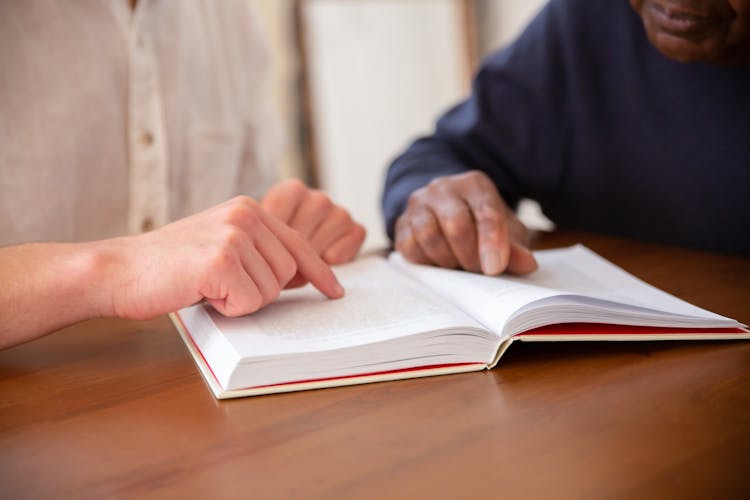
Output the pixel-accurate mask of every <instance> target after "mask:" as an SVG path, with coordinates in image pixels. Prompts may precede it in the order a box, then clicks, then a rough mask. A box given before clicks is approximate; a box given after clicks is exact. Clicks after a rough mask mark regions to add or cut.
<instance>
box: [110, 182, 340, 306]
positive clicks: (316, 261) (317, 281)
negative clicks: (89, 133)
mask: <svg viewBox="0 0 750 500" xmlns="http://www.w3.org/2000/svg"><path fill="white" fill-rule="evenodd" d="M103 243H105V244H108V245H109V248H112V247H113V244H114V246H115V248H114V249H113V250H114V251H113V256H114V258H115V259H116V262H118V264H119V265H118V266H117V268H115V269H114V270H112V271H111V272H113V273H114V275H113V276H112V279H111V280H108V281H109V282H113V283H114V284H115V286H113V287H112V294H113V295H112V305H113V308H114V310H113V311H112V312H113V315H115V316H119V317H126V318H135V319H138V318H150V317H153V316H156V315H159V314H163V313H166V312H170V311H174V310H177V309H179V308H181V307H185V306H188V305H190V304H193V303H196V302H198V301H200V300H203V299H205V300H206V301H207V302H208V303H209V304H211V305H212V306H213V307H214V308H216V309H217V310H218V311H219V312H221V313H222V314H224V315H226V316H239V315H242V314H248V313H252V312H254V311H256V310H258V309H260V308H261V307H263V306H265V305H267V304H269V303H270V302H272V301H274V300H275V299H276V298H277V297H278V296H279V293H280V291H281V290H282V289H283V288H284V287H285V286H286V285H287V284H288V282H289V281H290V280H291V279H292V278H293V277H294V276H295V275H297V274H299V275H301V276H303V277H304V278H305V279H306V280H308V281H309V282H311V283H312V284H313V285H314V286H315V287H316V288H318V289H319V290H320V291H321V292H323V293H324V294H325V295H326V296H327V297H329V298H337V297H340V296H342V295H343V289H342V288H341V285H340V284H339V283H338V281H337V280H336V277H335V276H334V274H333V272H332V271H331V269H330V268H329V267H328V265H327V264H326V263H325V262H323V260H322V259H321V258H320V257H319V255H318V253H317V252H316V251H315V249H314V248H313V247H312V246H311V245H310V244H309V243H308V242H307V241H306V239H305V237H304V236H303V235H302V234H301V233H299V232H298V231H295V230H293V229H291V228H289V227H287V226H285V225H284V224H282V223H281V222H280V221H279V220H277V219H276V218H274V217H272V216H270V215H269V214H268V213H266V212H265V211H264V210H263V208H262V207H261V206H260V204H259V203H257V202H256V201H254V200H252V199H250V198H247V197H243V196H240V197H237V198H234V199H232V200H229V201H227V202H225V203H222V204H220V205H217V206H215V207H213V208H210V209H208V210H206V211H204V212H201V213H198V214H196V215H193V216H190V217H186V218H184V219H181V220H178V221H176V222H173V223H171V224H167V225H166V226H163V227H161V228H159V229H157V230H154V231H152V232H150V233H144V234H142V235H138V236H133V237H128V238H119V239H115V240H108V241H107V242H103ZM118 245H119V247H120V248H119V249H118V248H116V247H117V246H118ZM117 259H119V261H118V260H117ZM110 269H111V267H110Z"/></svg>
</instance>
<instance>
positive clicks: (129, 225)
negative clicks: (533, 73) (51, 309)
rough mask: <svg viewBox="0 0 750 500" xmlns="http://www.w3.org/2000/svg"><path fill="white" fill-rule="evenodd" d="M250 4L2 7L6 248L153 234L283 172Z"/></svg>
mask: <svg viewBox="0 0 750 500" xmlns="http://www.w3.org/2000/svg"><path fill="white" fill-rule="evenodd" d="M267 71H268V60H267V52H266V47H265V45H264V42H263V40H262V37H261V36H260V34H259V26H258V23H257V20H256V18H255V17H254V15H253V12H252V11H251V9H250V7H249V6H248V5H247V3H246V2H243V1H242V0H221V1H218V0H180V1H176V0H141V1H139V2H138V5H137V7H136V9H135V10H134V11H133V10H131V8H130V5H129V1H128V0H75V1H53V0H18V1H15V0H14V1H7V2H6V1H3V2H0V245H7V244H13V243H19V242H24V241H32V240H55V241H74V240H90V239H98V238H105V237H111V236H116V235H121V234H127V233H133V232H138V231H142V230H147V229H150V228H152V227H154V226H158V225H160V224H164V223H165V222H167V221H169V220H173V219H176V218H179V217H183V216H185V215H189V214H191V213H195V212H197V211H200V210H202V209H204V208H207V207H209V206H211V205H214V204H216V203H219V202H221V201H224V200H226V199H228V198H230V197H232V196H234V195H235V194H239V193H242V194H248V195H251V196H255V197H259V196H260V195H261V194H262V193H263V192H264V191H265V189H267V187H268V186H269V185H270V184H271V183H272V182H273V181H274V180H275V179H276V168H275V163H276V159H277V152H278V149H279V148H278V146H279V141H278V137H279V135H278V128H277V125H276V122H274V121H273V120H272V119H271V116H272V113H271V110H270V105H269V98H268V97H267V96H268V93H267V89H266V85H265V83H266V80H267Z"/></svg>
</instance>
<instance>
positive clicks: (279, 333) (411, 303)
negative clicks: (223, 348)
mask: <svg viewBox="0 0 750 500" xmlns="http://www.w3.org/2000/svg"><path fill="white" fill-rule="evenodd" d="M335 272H336V275H337V277H338V278H339V280H340V282H341V284H342V285H343V286H344V288H345V289H346V295H345V296H344V297H343V298H341V299H338V300H329V299H327V298H325V297H324V296H323V295H322V294H321V293H320V292H318V291H317V290H315V289H313V288H312V287H311V286H310V285H307V286H305V287H303V288H301V289H297V290H288V291H284V292H282V295H281V297H280V299H279V300H278V301H277V302H275V303H273V304H271V305H269V306H267V307H265V308H264V309H261V310H260V311H258V312H256V313H253V314H251V315H248V316H244V317H241V318H226V317H224V316H222V315H221V314H219V313H217V312H216V311H215V310H213V308H211V307H207V306H203V307H206V310H207V311H208V313H209V314H210V317H211V320H212V321H213V322H214V324H215V325H216V327H217V328H218V329H219V330H221V332H223V334H224V336H225V337H226V339H227V340H228V341H229V343H230V344H231V345H232V346H233V347H234V349H235V350H236V351H237V353H238V354H239V355H240V358H241V359H243V360H247V359H258V358H263V357H272V356H279V355H288V354H295V353H313V352H321V351H329V350H335V349H344V348H350V347H355V346H361V345H365V344H371V343H377V342H383V341H388V340H391V339H396V338H399V337H407V336H410V335H414V334H419V333H422V332H428V331H436V330H446V329H453V330H456V329H461V330H466V331H473V330H478V329H481V328H482V326H481V325H480V324H479V323H478V322H477V321H476V320H474V319H472V318H471V317H469V316H468V315H466V314H465V313H464V312H462V311H461V310H460V309H458V308H457V307H455V306H453V305H451V304H449V303H447V302H446V301H445V300H444V299H442V298H441V297H440V296H439V295H437V294H435V293H433V292H431V291H430V290H428V289H426V288H424V287H422V286H420V285H419V284H417V283H416V282H414V281H413V280H411V279H410V278H408V277H406V276H403V275H402V274H401V273H399V272H398V271H396V270H395V269H393V268H392V267H391V266H390V265H389V264H388V262H387V261H386V260H385V259H383V258H382V257H367V258H364V259H361V260H358V261H355V262H353V263H350V264H347V265H344V266H338V267H337V268H336V269H335ZM479 335H480V336H484V337H486V338H488V339H489V338H492V337H491V334H489V332H485V333H484V334H479ZM303 362H304V361H303Z"/></svg>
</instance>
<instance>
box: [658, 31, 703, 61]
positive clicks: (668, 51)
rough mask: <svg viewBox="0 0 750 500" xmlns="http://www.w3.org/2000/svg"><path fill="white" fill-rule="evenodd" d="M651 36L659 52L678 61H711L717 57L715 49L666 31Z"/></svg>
mask: <svg viewBox="0 0 750 500" xmlns="http://www.w3.org/2000/svg"><path fill="white" fill-rule="evenodd" d="M649 38H651V43H652V44H653V45H654V46H655V47H656V48H657V50H659V52H661V53H662V54H664V56H666V57H668V58H669V59H672V60H674V61H677V62H681V63H692V62H698V61H706V62H711V61H713V60H714V59H715V58H716V55H715V54H714V53H713V51H711V50H708V49H707V48H706V47H703V46H701V45H699V44H696V43H695V42H693V41H690V40H684V39H681V38H678V37H674V36H672V35H669V34H666V33H657V34H655V35H654V36H653V37H651V36H649Z"/></svg>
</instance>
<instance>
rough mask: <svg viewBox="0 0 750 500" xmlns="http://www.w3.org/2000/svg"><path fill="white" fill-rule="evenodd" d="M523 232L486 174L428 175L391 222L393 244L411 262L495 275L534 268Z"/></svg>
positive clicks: (525, 233) (519, 222)
mask: <svg viewBox="0 0 750 500" xmlns="http://www.w3.org/2000/svg"><path fill="white" fill-rule="evenodd" d="M528 243H529V232H528V230H527V229H526V226H524V225H523V223H522V222H521V221H520V220H518V218H517V217H516V215H515V214H514V213H513V210H511V209H510V207H508V205H507V204H506V203H505V201H503V199H502V197H501V196H500V194H499V193H498V191H497V189H496V188H495V185H494V183H493V182H492V180H490V178H489V177H487V175H486V174H484V173H483V172H480V171H471V172H467V173H464V174H457V175H450V176H445V177H440V178H437V179H434V180H433V181H432V182H430V183H429V184H428V185H427V186H425V187H423V188H420V189H418V190H416V191H414V192H413V193H412V194H411V196H410V197H409V201H408V204H407V207H406V209H405V210H404V213H403V214H401V216H400V217H399V218H398V220H397V221H396V227H395V246H396V249H397V250H398V251H400V252H401V253H402V254H403V255H404V257H405V258H406V259H408V260H410V261H412V262H416V263H420V264H431V265H436V266H440V267H446V268H462V269H465V270H467V271H473V272H482V273H484V274H487V275H496V274H500V273H502V272H506V271H507V272H510V273H513V274H526V273H530V272H532V271H534V270H535V269H536V268H537V263H536V260H535V259H534V256H533V255H532V254H531V252H530V251H529V250H528V248H527V246H528Z"/></svg>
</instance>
